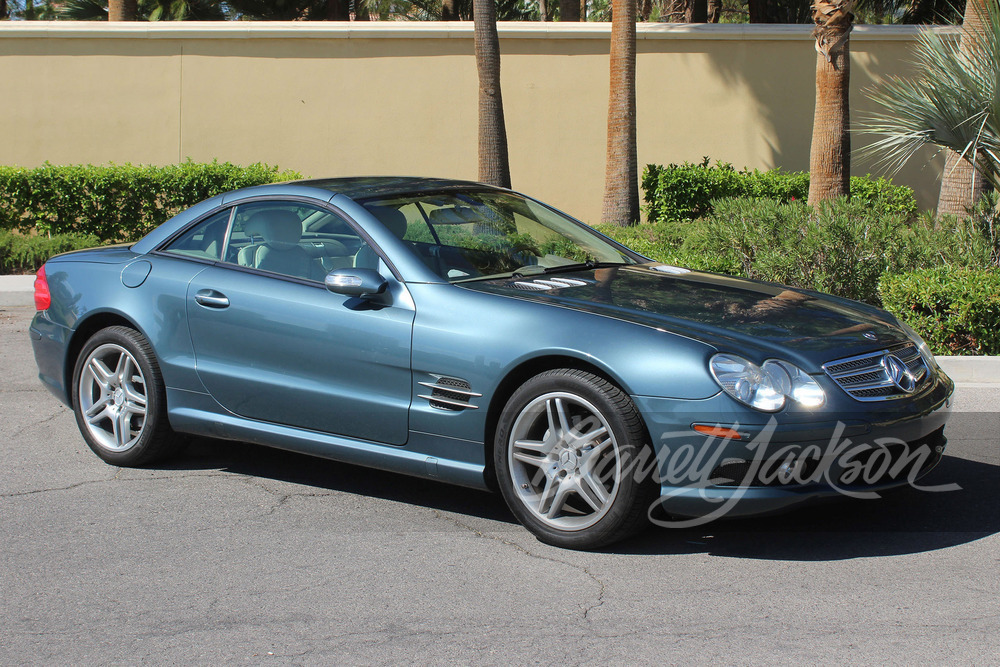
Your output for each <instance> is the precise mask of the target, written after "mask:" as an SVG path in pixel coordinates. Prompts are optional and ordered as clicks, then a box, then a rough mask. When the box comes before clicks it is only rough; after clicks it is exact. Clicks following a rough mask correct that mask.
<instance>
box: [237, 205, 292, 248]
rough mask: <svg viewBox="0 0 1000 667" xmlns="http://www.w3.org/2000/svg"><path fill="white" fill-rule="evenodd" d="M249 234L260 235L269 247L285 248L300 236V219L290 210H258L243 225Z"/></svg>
mask: <svg viewBox="0 0 1000 667" xmlns="http://www.w3.org/2000/svg"><path fill="white" fill-rule="evenodd" d="M243 231H244V232H246V234H247V235H249V236H258V235H259V236H261V237H263V239H264V243H266V244H267V245H268V246H270V247H271V248H274V249H275V250H287V249H289V248H291V247H294V246H295V245H297V244H298V242H299V239H300V238H302V221H301V220H299V216H297V215H295V213H293V212H292V211H287V210H284V209H272V210H269V211H258V212H257V213H254V214H253V215H251V216H250V219H249V220H247V223H246V224H245V225H244V226H243Z"/></svg>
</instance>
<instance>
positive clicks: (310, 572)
mask: <svg viewBox="0 0 1000 667" xmlns="http://www.w3.org/2000/svg"><path fill="white" fill-rule="evenodd" d="M0 288H2V286H0ZM0 294H2V289H0ZM4 299H5V297H3V296H0V377H2V378H3V382H2V383H0V442H2V445H3V447H2V449H0V452H2V454H0V456H2V458H0V466H2V469H3V475H2V476H0V544H2V548H0V664H3V665H15V664H17V665H20V664H44V665H51V664H85V665H90V664H102V665H103V664H129V665H132V664H137V663H151V664H217V663H221V662H227V663H251V664H400V663H404V662H409V663H427V664H441V663H463V664H539V663H559V664H599V663H600V664H609V663H610V664H630V665H631V664H681V663H684V664H689V663H694V664H708V663H725V664H747V665H754V664H768V665H770V664H775V663H778V664H790V663H802V662H807V661H808V662H811V663H821V664H838V665H840V664H890V665H893V664H914V663H944V662H948V663H950V664H955V663H958V664H995V663H996V662H997V656H998V655H1000V556H998V547H1000V538H998V531H1000V497H998V495H997V493H998V490H1000V393H998V388H1000V387H998V385H994V384H989V383H977V384H960V385H959V387H958V390H957V392H956V400H955V413H954V415H953V418H952V421H951V423H950V425H949V427H948V436H949V448H948V451H947V454H946V456H945V458H944V460H943V462H942V463H941V465H940V466H939V467H938V468H937V469H936V470H935V471H934V472H933V473H932V474H931V475H930V476H929V477H928V478H927V479H925V480H924V482H925V484H926V485H945V484H958V485H959V486H960V487H961V490H955V491H949V492H930V491H918V490H915V489H909V488H907V489H903V490H900V491H897V492H895V493H892V494H887V495H886V496H885V497H884V498H881V499H879V500H869V501H861V500H845V501H841V502H837V503H832V504H825V505H821V506H816V507H811V508H806V509H803V510H799V511H797V512H794V513H791V514H787V515H783V516H779V517H771V518H764V519H753V520H739V521H737V520H733V521H725V522H718V523H714V524H710V525H707V526H702V527H699V528H695V529H686V530H676V529H673V530H672V529H666V528H651V529H650V530H648V531H646V532H645V533H643V534H642V535H640V536H638V537H636V538H634V539H632V540H630V541H627V542H625V543H622V544H618V545H615V546H614V547H612V548H611V549H609V550H606V551H603V552H599V553H587V552H574V551H566V550H561V549H556V548H552V547H548V546H545V545H543V544H541V543H539V542H538V541H536V540H535V539H534V538H533V537H532V536H531V535H530V534H529V533H527V532H526V531H525V530H524V529H522V528H521V527H520V526H518V525H517V524H516V523H515V522H514V521H513V518H512V517H511V515H510V514H509V512H508V511H507V509H506V508H505V506H504V504H503V501H502V500H501V499H500V498H499V497H498V496H494V495H490V494H487V493H481V492H476V491H470V490H467V489H462V488H457V487H450V486H446V485H443V484H437V483H432V482H427V481H421V480H415V479H410V478H406V477H402V476H398V475H392V474H387V473H381V472H376V471H371V470H365V469H362V468H357V467H353V466H348V465H343V464H338V463H333V462H327V461H323V460H318V459H313V458H309V457H305V456H300V455H295V454H289V453H285V452H278V451H274V450H268V449H265V448H262V447H258V446H254V445H250V444H244V443H231V442H218V441H210V440H198V441H195V442H194V443H193V444H192V445H191V446H190V447H189V448H188V450H187V451H186V452H185V453H184V455H182V456H181V457H180V458H178V459H176V460H174V461H171V462H170V463H169V464H165V465H160V466H157V467H153V468H146V469H139V470H136V469H123V468H115V467H111V466H108V465H106V464H104V463H103V462H101V461H100V460H99V459H98V458H97V457H96V456H94V455H93V454H92V453H91V452H90V450H89V449H87V447H86V445H85V444H84V441H83V439H82V437H81V436H80V435H79V433H78V432H77V429H76V424H75V422H74V419H73V415H72V413H71V412H70V410H69V409H67V408H66V407H64V406H62V405H61V404H59V403H58V402H57V401H56V399H55V398H53V397H52V396H51V395H50V394H49V393H48V392H47V391H46V390H45V389H44V388H43V387H42V386H41V384H40V383H39V381H38V380H37V378H36V377H35V372H36V371H35V367H34V362H33V359H32V355H31V348H30V344H29V340H28V333H27V329H28V323H29V321H30V317H31V315H32V308H31V307H30V306H28V305H26V303H25V302H24V301H23V300H21V301H17V300H16V299H14V298H12V297H10V296H9V293H8V296H7V297H6V301H5V300H4ZM9 301H14V303H7V302H9Z"/></svg>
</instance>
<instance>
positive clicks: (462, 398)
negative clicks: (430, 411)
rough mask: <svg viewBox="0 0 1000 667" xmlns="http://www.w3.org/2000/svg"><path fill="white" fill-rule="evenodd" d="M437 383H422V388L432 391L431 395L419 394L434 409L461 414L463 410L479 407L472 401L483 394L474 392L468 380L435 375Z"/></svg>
mask: <svg viewBox="0 0 1000 667" xmlns="http://www.w3.org/2000/svg"><path fill="white" fill-rule="evenodd" d="M433 377H434V378H435V382H420V383H419V384H420V386H422V387H427V388H428V389H430V390H431V393H430V394H418V395H417V397H418V398H422V399H424V400H426V401H427V402H428V403H430V405H431V407H432V408H437V409H439V410H448V411H451V412H460V411H462V410H470V409H471V410H477V409H478V408H479V406H478V405H473V404H472V399H474V398H479V397H480V396H482V394H478V393H476V392H474V391H472V387H471V386H470V385H469V383H468V382H467V381H466V380H463V379H461V378H454V377H448V376H442V375H435V376H433Z"/></svg>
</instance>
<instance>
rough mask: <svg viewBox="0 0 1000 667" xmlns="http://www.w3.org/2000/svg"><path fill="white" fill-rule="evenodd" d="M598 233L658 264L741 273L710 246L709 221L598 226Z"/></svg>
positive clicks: (724, 255)
mask: <svg viewBox="0 0 1000 667" xmlns="http://www.w3.org/2000/svg"><path fill="white" fill-rule="evenodd" d="M596 229H597V230H598V231H599V232H601V233H602V234H604V235H605V236H609V237H611V238H613V239H614V240H616V241H618V242H619V243H622V244H624V245H626V246H628V247H629V248H631V249H632V250H635V251H636V252H637V253H639V254H641V255H645V256H646V257H649V258H650V259H655V260H656V261H658V262H664V263H666V264H673V265H675V266H684V267H687V268H689V269H696V270H698V271H711V272H714V273H732V274H738V273H739V272H740V267H739V265H738V264H737V263H736V261H735V260H734V259H733V258H732V257H730V256H729V255H728V254H720V253H718V252H717V251H716V250H714V249H713V248H712V247H710V246H709V243H708V220H705V219H699V220H691V221H683V222H681V221H676V220H668V221H664V222H654V223H650V224H642V225H634V226H632V227H619V226H618V225H599V226H597V227H596Z"/></svg>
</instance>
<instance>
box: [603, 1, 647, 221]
mask: <svg viewBox="0 0 1000 667" xmlns="http://www.w3.org/2000/svg"><path fill="white" fill-rule="evenodd" d="M635 17H636V0H612V5H611V93H610V95H609V99H608V155H607V162H606V164H605V172H604V213H603V215H602V218H603V220H604V222H608V223H614V224H616V225H620V226H622V227H625V226H627V225H634V224H635V223H637V222H638V221H639V160H638V157H637V156H636V138H635Z"/></svg>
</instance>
